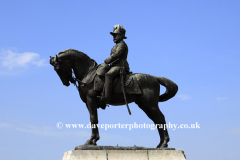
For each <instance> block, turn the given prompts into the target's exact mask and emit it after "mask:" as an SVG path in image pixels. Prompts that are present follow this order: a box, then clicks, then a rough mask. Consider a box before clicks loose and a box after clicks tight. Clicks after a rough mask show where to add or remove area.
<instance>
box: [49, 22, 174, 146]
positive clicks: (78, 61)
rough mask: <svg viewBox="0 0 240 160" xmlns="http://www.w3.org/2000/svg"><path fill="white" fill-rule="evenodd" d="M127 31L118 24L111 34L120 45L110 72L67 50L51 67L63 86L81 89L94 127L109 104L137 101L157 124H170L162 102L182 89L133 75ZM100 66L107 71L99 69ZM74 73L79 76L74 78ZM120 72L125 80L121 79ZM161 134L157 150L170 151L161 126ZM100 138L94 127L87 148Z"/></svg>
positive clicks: (160, 79)
mask: <svg viewBox="0 0 240 160" xmlns="http://www.w3.org/2000/svg"><path fill="white" fill-rule="evenodd" d="M125 32H126V31H125V29H124V28H123V27H122V26H121V25H115V26H114V31H113V32H110V34H112V35H113V37H114V38H113V41H114V42H115V43H116V45H115V46H114V47H113V49H112V51H111V55H110V57H109V58H107V59H106V60H105V63H106V64H110V67H111V68H110V69H105V68H104V67H103V66H104V65H97V63H96V61H95V60H93V59H91V58H90V57H89V56H87V55H86V54H84V53H83V52H80V51H77V50H74V49H67V50H64V51H62V52H60V53H58V54H57V55H56V57H50V64H51V65H53V66H54V70H55V71H56V72H57V74H58V75H59V77H60V79H61V81H62V83H63V85H65V86H69V85H70V83H69V82H71V83H73V84H75V85H76V86H77V89H78V91H79V94H80V97H81V99H82V101H83V102H84V103H86V106H87V108H88V111H89V113H90V121H91V124H92V125H95V126H96V124H98V113H97V109H98V108H102V109H105V108H106V104H110V105H125V104H126V102H127V104H128V103H132V102H135V103H136V104H137V105H138V106H139V108H140V109H142V110H143V111H144V112H145V113H146V114H147V116H148V117H149V118H150V119H151V120H152V121H153V122H154V123H155V124H166V121H165V117H164V115H163V113H162V112H161V111H160V109H159V107H158V102H164V101H167V100H169V99H170V98H172V97H174V96H175V94H176V93H177V91H178V86H177V85H176V84H175V83H174V82H172V81H171V80H169V79H167V78H164V77H156V76H152V75H148V74H141V73H137V74H132V73H131V72H129V65H128V62H127V54H128V49H127V45H126V43H125V42H124V41H123V39H126V37H125ZM105 66H106V65H105ZM100 67H103V68H102V69H98V68H100ZM72 71H73V72H74V74H75V76H76V77H73V76H72ZM97 71H99V72H97ZM120 71H122V74H121V76H122V77H121V76H119V73H120ZM104 75H105V76H104ZM104 81H105V84H104ZM160 84H161V85H163V86H165V87H166V92H165V93H164V94H162V95H160V96H159V94H160ZM123 85H124V86H123ZM124 93H125V95H126V97H125V96H124ZM129 113H130V111H129ZM158 132H159V136H160V142H159V144H158V146H157V148H167V147H168V142H169V140H170V138H169V135H168V131H167V129H165V130H164V129H163V128H160V127H158ZM99 138H100V136H99V132H98V128H97V127H93V128H92V135H91V137H90V139H88V140H87V142H86V143H85V145H96V142H97V141H98V140H99Z"/></svg>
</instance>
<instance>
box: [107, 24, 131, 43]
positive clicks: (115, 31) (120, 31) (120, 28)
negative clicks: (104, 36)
mask: <svg viewBox="0 0 240 160" xmlns="http://www.w3.org/2000/svg"><path fill="white" fill-rule="evenodd" d="M125 33H126V30H125V29H124V28H123V26H121V25H120V24H117V25H115V26H114V27H113V32H110V34H111V35H116V34H121V35H123V39H127V37H125Z"/></svg>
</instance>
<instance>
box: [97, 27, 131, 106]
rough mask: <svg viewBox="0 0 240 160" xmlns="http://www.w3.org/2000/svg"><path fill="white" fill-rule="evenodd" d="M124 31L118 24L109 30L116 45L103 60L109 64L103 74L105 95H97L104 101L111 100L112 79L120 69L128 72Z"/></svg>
mask: <svg viewBox="0 0 240 160" xmlns="http://www.w3.org/2000/svg"><path fill="white" fill-rule="evenodd" d="M125 33H126V30H125V29H124V28H123V26H121V25H119V24H118V25H115V26H114V28H113V32H110V34H111V35H112V36H113V42H114V43H116V45H115V46H114V47H113V48H112V50H111V54H110V57H108V58H107V59H105V61H104V63H105V64H110V67H111V68H110V70H109V71H108V72H107V73H106V74H105V86H104V90H105V95H103V96H104V97H99V98H101V99H102V100H104V101H106V102H109V101H110V100H111V95H112V81H113V79H114V78H115V77H117V76H118V75H119V73H120V71H122V72H123V73H124V72H125V73H127V72H129V65H128V62H127V56H128V46H127V44H126V43H125V42H124V41H123V39H127V37H125Z"/></svg>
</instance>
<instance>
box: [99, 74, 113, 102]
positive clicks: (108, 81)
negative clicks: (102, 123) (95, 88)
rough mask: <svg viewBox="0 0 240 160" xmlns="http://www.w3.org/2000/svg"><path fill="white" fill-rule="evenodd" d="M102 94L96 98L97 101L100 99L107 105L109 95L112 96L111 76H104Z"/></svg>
mask: <svg viewBox="0 0 240 160" xmlns="http://www.w3.org/2000/svg"><path fill="white" fill-rule="evenodd" d="M104 92H105V95H102V96H97V97H98V99H100V100H101V101H103V102H104V103H106V104H107V103H109V102H110V100H111V95H112V75H111V74H105V84H104Z"/></svg>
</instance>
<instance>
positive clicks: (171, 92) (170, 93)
mask: <svg viewBox="0 0 240 160" xmlns="http://www.w3.org/2000/svg"><path fill="white" fill-rule="evenodd" d="M156 78H157V80H158V82H159V83H160V84H161V85H163V86H164V87H166V92H165V93H164V94H162V95H160V96H159V99H158V101H159V102H164V101H167V100H169V99H170V98H172V97H174V96H175V94H176V93H177V91H178V86H177V84H176V83H174V82H173V81H171V80H170V79H167V78H164V77H156Z"/></svg>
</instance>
